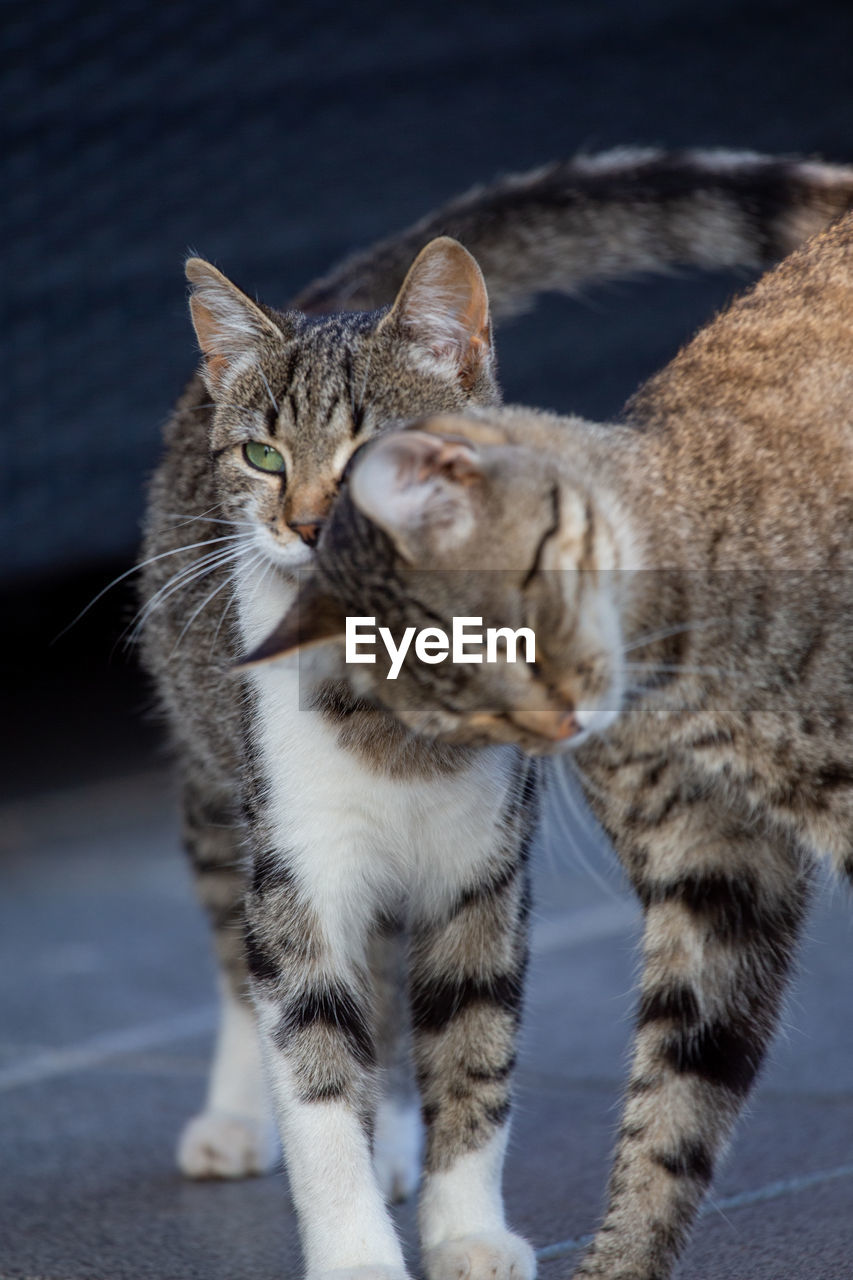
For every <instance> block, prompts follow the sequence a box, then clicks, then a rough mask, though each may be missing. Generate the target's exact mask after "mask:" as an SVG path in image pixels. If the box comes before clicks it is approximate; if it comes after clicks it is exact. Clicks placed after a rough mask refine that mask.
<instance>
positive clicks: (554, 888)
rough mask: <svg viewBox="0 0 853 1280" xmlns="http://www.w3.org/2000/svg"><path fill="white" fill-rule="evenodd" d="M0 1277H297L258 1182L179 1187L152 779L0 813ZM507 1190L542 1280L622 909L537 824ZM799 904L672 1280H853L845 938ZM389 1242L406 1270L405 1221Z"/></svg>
mask: <svg viewBox="0 0 853 1280" xmlns="http://www.w3.org/2000/svg"><path fill="white" fill-rule="evenodd" d="M0 833H2V834H0V838H1V839H2V863H3V880H4V886H5V887H4V891H3V895H2V901H0V1004H2V1012H0V1152H2V1160H0V1280H147V1278H149V1277H151V1278H154V1277H156V1280H191V1278H193V1280H194V1278H199V1280H201V1278H202V1277H203V1278H204V1280H220V1278H221V1280H226V1277H227V1278H228V1280H234V1278H235V1277H238V1276H239V1277H241V1280H274V1278H275V1280H281V1278H282V1277H294V1276H298V1275H299V1274H300V1270H299V1261H298V1257H299V1255H298V1242H297V1233H296V1223H295V1219H294V1213H293V1208H292V1204H291V1201H290V1199H289V1195H288V1191H287V1185H286V1181H285V1179H284V1177H283V1176H281V1175H280V1174H276V1175H272V1176H269V1177H265V1178H260V1179H255V1180H251V1181H247V1182H241V1183H218V1184H214V1183H207V1184H192V1183H189V1182H186V1181H183V1180H182V1179H181V1178H180V1177H179V1175H178V1173H177V1171H176V1168H175V1163H174V1158H173V1147H174V1143H175V1137H176V1135H177V1133H178V1130H179V1128H180V1126H181V1124H182V1122H183V1121H184V1119H185V1118H186V1117H188V1116H189V1115H190V1114H191V1113H192V1112H193V1111H194V1109H196V1108H197V1107H198V1106H199V1103H200V1101H201V1099H202V1095H203V1090H204V1083H205V1071H206V1065H207V1061H208V1057H209V1054H210V1049H211V1040H212V1030H213V1025H214V990H213V968H212V965H211V961H210V958H209V954H208V945H207V938H206V931H205V925H204V922H203V920H202V917H201V914H200V911H199V909H198V907H197V906H196V904H195V902H194V900H193V895H192V890H191V885H190V882H189V877H188V874H187V870H186V868H185V866H184V862H183V859H182V855H181V853H180V851H179V848H178V842H177V837H176V821H175V814H174V806H173V802H172V797H171V788H170V783H169V780H168V777H167V775H166V774H164V773H162V772H160V771H150V770H148V771H138V772H135V773H132V774H130V775H129V776H125V777H122V778H118V779H115V780H113V781H107V782H102V783H99V784H90V785H87V786H84V785H81V786H77V787H75V788H73V789H70V790H65V791H60V792H56V793H50V792H47V793H42V794H39V795H37V796H35V797H33V798H32V799H29V800H22V801H17V802H9V803H7V804H6V805H5V806H4V807H3V808H2V811H0ZM548 835H549V847H548V848H547V849H546V850H543V851H541V853H540V857H539V862H538V866H537V895H536V896H537V903H538V908H537V918H536V929H535V934H534V963H533V969H532V978H531V984H530V995H529V999H528V1006H527V1016H526V1020H525V1036H524V1050H523V1054H522V1058H521V1068H520V1073H519V1082H518V1101H517V1108H516V1115H515V1123H514V1130H513V1141H512V1147H511V1152H510V1156H509V1162H508V1168H507V1174H506V1189H507V1197H508V1203H509V1213H510V1218H511V1221H512V1222H513V1223H514V1224H515V1225H516V1227H517V1228H519V1229H520V1230H521V1231H523V1232H524V1233H525V1234H527V1235H528V1236H529V1238H530V1239H531V1240H532V1241H533V1242H534V1243H535V1245H536V1247H537V1249H538V1250H539V1257H540V1262H541V1274H542V1276H543V1277H545V1278H546V1280H550V1277H557V1276H566V1275H568V1274H570V1272H571V1267H572V1263H573V1260H574V1259H575V1258H576V1257H577V1255H578V1248H579V1245H580V1242H581V1241H582V1240H583V1238H584V1237H585V1236H586V1235H587V1234H588V1233H589V1232H590V1231H591V1230H592V1229H593V1228H594V1226H595V1222H596V1218H597V1215H598V1213H599V1210H600V1207H601V1202H602V1194H603V1189H604V1183H605V1177H606V1171H607V1165H608V1156H609V1152H610V1148H611V1144H612V1140H613V1134H614V1129H615V1126H616V1123H617V1116H618V1100H619V1091H620V1085H621V1082H622V1080H623V1076H624V1065H625V1057H626V1050H627V1045H628V1040H629V1036H630V1015H631V1007H632V998H631V987H632V979H633V974H634V969H635V956H636V943H637V912H636V908H635V906H634V904H633V902H632V901H631V898H630V896H629V895H628V894H627V893H626V892H625V890H624V888H623V887H622V885H621V884H620V881H619V878H618V874H617V873H616V872H615V870H614V869H613V866H612V861H611V859H610V858H609V855H608V854H607V853H606V852H604V851H602V850H601V849H600V848H599V847H598V844H597V842H596V840H595V839H594V838H593V837H591V836H590V835H589V834H588V833H587V834H586V835H585V836H584V838H583V839H582V840H581V841H577V840H576V839H575V840H574V841H573V844H574V845H575V846H576V849H577V850H579V852H577V851H576V852H574V853H569V852H568V851H567V840H566V838H565V835H564V834H563V832H562V831H561V829H560V828H559V826H558V825H557V824H556V823H554V822H549V823H548ZM849 907H850V904H849V902H848V901H846V894H845V893H844V892H842V891H841V890H839V889H837V888H831V887H829V888H827V889H826V890H825V891H824V892H823V894H822V896H821V898H820V900H819V902H818V905H817V909H816V911H815V914H814V917H813V920H812V924H811V928H810V930H809V939H808V943H807V946H806V948H805V951H804V955H803V963H802V967H801V972H800V975H799V978H798V980H797V983H796V985H795V988H794V991H793V994H792V998H791V1000H790V1001H789V1004H788V1010H787V1015H786V1018H785V1030H784V1033H783V1034H782V1036H781V1037H780V1040H779V1042H778V1043H777V1046H776V1049H775V1052H774V1054H773V1059H772V1062H771V1064H770V1066H769V1068H768V1069H767V1070H766V1072H765V1073H764V1076H763V1078H762V1082H761V1085H760V1087H759V1089H758V1091H757V1093H756V1095H755V1098H754V1101H753V1105H752V1108H751V1115H750V1116H749V1118H748V1120H747V1121H746V1122H744V1123H743V1124H742V1125H741V1127H740V1130H739V1132H738V1135H737V1138H736V1141H735V1143H734V1146H733V1150H732V1152H731V1155H730V1158H729V1159H728V1161H727V1163H726V1165H725V1167H724V1168H723V1170H722V1172H721V1173H720V1175H719V1177H718V1178H717V1180H716V1182H715V1184H714V1187H713V1191H712V1194H711V1197H710V1199H709V1203H708V1207H707V1210H706V1212H705V1214H704V1216H703V1218H702V1220H701V1222H700V1224H699V1226H698V1229H697V1231H696V1233H695V1237H694V1240H693V1242H692V1244H691V1246H690V1248H689V1251H688V1253H687V1255H686V1257H685V1260H684V1262H683V1264H682V1267H681V1269H680V1271H679V1275H681V1276H684V1277H686V1276H690V1277H691V1280H718V1278H719V1280H724V1278H725V1280H730V1278H731V1277H735V1276H737V1277H743V1278H744V1280H747V1278H748V1280H781V1277H785V1278H786V1280H787V1278H789V1277H799V1276H803V1277H806V1276H807V1277H809V1280H840V1278H841V1277H844V1276H850V1275H853V1141H851V1138H853V1020H851V1019H850V1017H849V986H850V983H849V973H850V950H851V938H853V925H852V924H851V920H853V916H851V912H850V910H849ZM400 1221H401V1224H402V1228H403V1231H404V1233H405V1236H406V1239H407V1241H408V1243H409V1248H410V1256H411V1258H412V1260H413V1265H414V1266H416V1265H417V1262H416V1253H415V1251H414V1232H413V1221H414V1219H413V1211H412V1209H411V1207H408V1206H407V1207H404V1208H403V1210H402V1211H401V1213H400Z"/></svg>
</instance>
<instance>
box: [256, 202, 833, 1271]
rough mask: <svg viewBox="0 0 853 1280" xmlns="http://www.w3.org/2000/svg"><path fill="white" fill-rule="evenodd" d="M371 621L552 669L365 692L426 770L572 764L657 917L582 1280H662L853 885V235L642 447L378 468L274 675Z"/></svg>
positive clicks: (556, 437) (461, 672) (481, 424)
mask: <svg viewBox="0 0 853 1280" xmlns="http://www.w3.org/2000/svg"><path fill="white" fill-rule="evenodd" d="M296 610H298V614H297V612H296ZM336 614H337V623H336V621H335V616H336ZM344 615H367V616H370V615H373V616H375V618H376V621H377V624H384V625H386V626H388V627H390V628H391V630H392V632H393V633H394V635H395V638H396V639H397V640H398V641H399V639H400V633H401V630H402V628H403V627H404V626H411V627H415V628H422V627H425V626H437V627H439V628H442V629H443V630H447V631H449V630H450V628H451V625H452V618H453V617H455V616H464V615H473V616H475V617H477V616H480V617H482V618H483V619H484V625H488V626H510V627H512V628H518V627H520V626H526V627H529V628H531V629H532V630H533V631H534V633H535V637H536V659H535V663H532V664H528V663H526V662H524V661H517V662H515V663H511V662H508V661H506V660H505V657H504V658H503V660H501V661H498V662H493V663H485V662H484V663H482V664H481V665H477V666H463V665H456V666H452V667H451V666H450V665H449V664H448V663H446V662H445V663H444V664H442V665H435V666H432V665H426V664H423V663H421V662H418V661H417V660H416V659H412V660H411V661H408V660H407V662H406V665H405V666H404V668H403V670H402V671H401V673H400V676H399V677H398V678H397V679H396V680H388V679H386V678H385V675H386V672H387V666H388V664H387V663H383V662H382V661H377V664H376V665H375V666H359V667H351V668H349V670H350V671H352V672H355V673H356V674H357V687H358V688H359V689H360V690H361V691H363V692H365V693H369V694H372V695H374V696H375V697H376V698H378V699H381V701H382V703H383V704H384V705H386V706H388V707H390V708H392V709H393V710H394V711H395V713H396V714H397V715H398V716H399V717H400V719H401V720H402V721H403V722H404V723H405V724H407V725H408V726H410V727H412V728H413V729H415V730H418V731H420V732H422V733H423V734H425V735H426V737H425V740H436V738H447V739H448V740H450V741H451V742H453V743H455V744H469V745H470V744H476V743H492V744H494V743H506V742H514V743H517V744H519V745H522V746H524V747H525V748H527V749H528V750H530V751H532V752H538V753H546V752H553V751H555V750H559V749H561V748H565V747H571V746H575V747H576V749H577V757H576V759H577V761H578V765H579V773H580V777H581V780H582V781H583V782H585V784H586V785H587V786H588V797H589V800H590V803H591V804H592V806H593V807H594V809H595V810H596V812H597V813H598V816H599V817H600V819H601V821H602V823H603V825H604V827H605V828H606V830H607V831H608V832H609V834H610V836H611V838H612V840H613V842H614V844H615V847H616V849H617V851H618V853H619V856H620V858H621V861H622V863H623V865H624V866H625V869H626V871H627V872H628V875H629V876H630V878H631V880H632V882H633V884H634V886H635V888H636V890H637V893H638V895H639V897H640V899H641V901H642V904H643V907H644V909H645V938H644V961H645V969H644V973H643V978H642V988H641V994H640V1001H639V1010H638V1015H637V1030H636V1042H635V1047H634V1055H633V1065H632V1070H631V1076H630V1083H629V1085H628V1095H627V1101H626V1104H625V1112H624V1117H623V1122H622V1127H621V1132H620V1138H619V1145H618V1148H617V1152H616V1157H615V1163H614V1168H613V1173H612V1176H611V1182H610V1201H609V1206H608V1209H607V1213H606V1217H605V1219H604V1222H603V1225H602V1227H601V1229H600V1231H599V1233H598V1235H597V1236H596V1237H595V1240H594V1243H593V1244H592V1246H591V1248H590V1250H589V1252H588V1253H587V1256H586V1257H585V1259H584V1260H583V1262H582V1263H581V1265H580V1268H579V1271H578V1273H577V1274H578V1275H583V1276H596V1277H607V1278H608V1280H616V1278H617V1277H621V1278H627V1277H630V1278H631V1280H652V1278H653V1277H654V1278H656V1280H659V1278H660V1277H665V1276H667V1275H668V1274H669V1272H670V1269H671V1267H672V1264H673V1261H674V1259H675V1257H676V1255H677V1253H678V1250H679V1248H680V1246H681V1245H682V1243H683V1241H684V1239H685V1236H686V1234H687V1231H688V1229H689V1226H690V1223H691V1220H692V1218H693V1216H694V1214H695V1211H696V1208H697V1205H698V1203H699V1201H700V1199H701V1197H702V1194H703V1192H704V1191H705V1188H706V1187H707V1185H708V1183H709V1181H710V1179H711V1176H712V1173H713V1170H714V1166H715V1161H716V1159H717V1156H718V1153H719V1151H720V1149H721V1146H722V1145H723V1144H724V1142H725V1140H726V1137H727V1135H728V1134H729V1132H730V1130H731V1126H732V1123H733V1121H734V1119H735V1117H736V1115H737V1113H738V1111H739V1110H740V1108H741V1106H742V1104H743V1101H744V1098H745V1097H746V1095H747V1093H748V1091H749V1089H750V1086H751V1085H752V1083H753V1080H754V1078H755V1076H756V1073H757V1071H758V1069H759V1067H760V1065H761V1062H762V1059H763V1057H764V1054H765V1051H766V1048H767V1045H768V1041H769V1039H770V1037H771V1035H772V1032H773V1029H774V1026H775V1024H776V1021H777V1017H778V1011H779V1004H780V999H781V996H782V992H783V988H784V985H785V979H786V976H787V973H788V970H789V966H790V964H791V960H792V954H793V949H794V946H795V943H796V941H797V937H798V935H799V933H800V930H801V926H802V922H803V917H804V912H805V909H806V905H807V898H808V889H809V881H810V874H811V869H812V865H813V862H814V860H815V859H816V858H817V857H819V856H824V857H828V858H830V859H831V860H832V862H833V863H834V865H835V866H836V868H837V869H838V870H839V871H840V872H841V873H843V874H846V875H847V876H849V877H853V663H851V654H853V215H847V216H845V217H844V218H843V219H842V220H841V221H840V222H839V223H838V224H837V225H836V226H835V227H834V228H832V229H831V230H830V231H828V232H826V233H824V234H823V235H821V236H818V237H816V238H815V239H814V240H813V241H812V242H811V243H810V244H809V245H808V246H807V247H806V248H805V249H804V250H801V251H798V252H796V253H795V254H793V255H792V256H791V257H790V258H789V259H787V261H786V262H784V263H783V264H782V265H781V266H780V267H778V268H777V269H776V270H775V271H774V272H772V273H771V274H770V275H768V276H766V277H765V278H764V279H763V280H762V281H761V282H760V283H759V285H758V286H757V287H756V288H755V289H754V290H753V291H751V292H750V293H748V294H747V295H745V296H744V297H743V298H742V299H740V300H739V301H738V302H737V303H735V304H734V305H733V306H732V307H731V309H730V310H728V311H727V312H726V313H724V314H723V315H721V316H720V317H719V318H718V319H717V320H715V321H714V323H713V324H711V325H710V326H709V327H708V328H707V329H705V330H704V332H702V333H701V334H700V335H699V336H698V337H697V338H696V339H695V340H694V341H693V342H691V343H690V344H689V345H688V346H687V347H686V348H685V349H684V350H683V351H682V352H681V353H680V354H679V355H678V356H677V358H676V359H675V360H674V361H673V362H672V363H671V364H670V365H669V366H668V367H667V368H666V369H665V370H664V371H663V372H662V373H661V374H659V375H658V376H657V377H655V378H653V379H652V380H651V381H650V382H649V383H648V384H647V385H646V386H645V387H644V388H643V389H642V390H641V391H640V392H639V393H638V394H637V395H636V396H635V397H634V398H633V399H632V401H631V402H629V404H628V406H627V407H626V409H625V412H624V416H623V418H622V419H621V420H620V421H619V422H618V423H617V424H615V425H611V426H606V427H601V426H596V425H593V424H590V423H587V422H584V421H582V420H580V419H578V418H557V417H551V416H546V415H540V414H537V413H536V412H535V411H534V410H527V409H504V410H500V409H498V410H480V411H477V412H476V413H473V414H471V415H466V416H465V417H458V416H453V415H441V416H438V417H436V418H433V419H430V420H428V421H426V422H424V423H423V424H422V425H421V427H420V428H419V429H414V430H411V431H397V432H392V433H390V434H388V435H387V436H385V437H384V438H383V439H381V440H379V441H377V442H376V443H375V444H373V445H370V446H368V447H367V449H366V450H365V451H364V455H363V456H362V457H361V458H360V459H359V460H357V461H356V463H355V464H354V466H353V468H352V471H351V475H350V479H349V483H348V485H347V487H346V488H345V490H344V492H343V493H342V496H341V499H340V500H339V502H338V504H337V506H336V508H335V512H334V513H333V517H332V520H331V522H330V524H329V527H328V529H327V530H326V532H325V534H324V538H323V541H322V542H321V545H320V549H319V555H318V567H317V570H316V573H315V574H313V575H311V579H310V582H309V583H308V585H306V586H305V587H304V588H303V589H302V590H301V593H300V599H299V600H298V601H297V604H296V606H294V612H293V613H292V614H291V615H290V618H289V619H288V620H286V621H285V623H284V624H283V625H282V626H281V627H280V628H279V630H278V633H277V636H276V638H275V639H273V640H271V641H270V642H268V643H267V645H265V646H263V648H262V653H263V652H265V653H266V655H267V656H272V655H273V654H274V653H275V652H276V650H278V651H279V652H280V651H282V650H284V649H287V648H290V647H292V646H293V643H294V641H295V640H297V639H299V638H300V637H301V639H302V641H303V642H307V641H309V640H311V639H320V638H321V637H323V636H325V637H327V638H328V637H330V636H334V635H335V634H338V633H339V632H340V630H341V619H342V617H343V616H344ZM317 652H318V653H322V654H324V655H325V658H326V660H327V661H328V660H330V656H338V655H337V647H336V646H335V645H332V646H327V647H325V648H323V647H321V648H320V649H319V650H318V651H317ZM377 654H378V655H381V647H380V646H377ZM256 656H261V655H256ZM497 656H498V657H501V655H500V654H498V655H497ZM338 661H339V662H340V658H339V656H338ZM285 665H286V664H282V669H283V668H284V666H285ZM275 666H276V664H273V666H272V668H271V669H273V670H274V669H275Z"/></svg>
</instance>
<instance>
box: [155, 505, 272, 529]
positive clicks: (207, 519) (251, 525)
mask: <svg viewBox="0 0 853 1280" xmlns="http://www.w3.org/2000/svg"><path fill="white" fill-rule="evenodd" d="M219 506H220V503H217V504H216V506H215V507H209V508H208V510H209V511H216V510H217V509H218V508H219ZM168 518H169V519H171V520H178V521H180V523H179V524H176V525H172V528H173V529H180V528H181V527H182V525H185V524H192V523H193V522H194V521H197V520H202V521H204V523H205V524H224V525H229V526H231V527H232V528H235V529H237V528H242V527H245V528H247V529H255V528H257V525H256V522H255V521H253V520H224V519H217V518H216V517H214V516H210V515H208V514H207V511H202V513H201V515H198V516H185V515H183V514H182V513H181V512H180V511H171V512H169V513H168Z"/></svg>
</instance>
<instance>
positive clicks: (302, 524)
mask: <svg viewBox="0 0 853 1280" xmlns="http://www.w3.org/2000/svg"><path fill="white" fill-rule="evenodd" d="M287 527H288V528H289V529H292V530H293V532H294V533H298V534H299V536H300V538H301V539H302V541H303V542H304V543H305V545H306V546H307V547H316V545H317V541H318V539H319V537H320V530H321V529H322V527H323V521H322V520H321V519H320V517H319V516H315V517H313V518H311V517H309V518H308V519H307V520H288V522H287Z"/></svg>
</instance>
